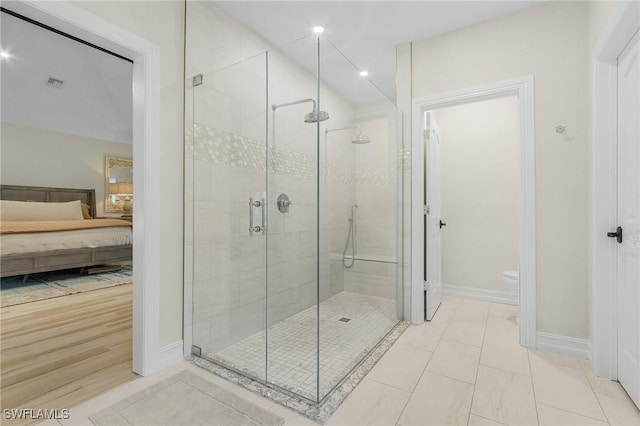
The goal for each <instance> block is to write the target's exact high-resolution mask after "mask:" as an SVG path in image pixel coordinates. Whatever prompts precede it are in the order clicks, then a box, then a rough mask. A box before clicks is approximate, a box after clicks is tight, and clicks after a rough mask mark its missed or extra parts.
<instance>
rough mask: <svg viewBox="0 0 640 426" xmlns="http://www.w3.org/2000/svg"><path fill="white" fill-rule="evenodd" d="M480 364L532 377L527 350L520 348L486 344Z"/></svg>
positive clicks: (483, 347)
mask: <svg viewBox="0 0 640 426" xmlns="http://www.w3.org/2000/svg"><path fill="white" fill-rule="evenodd" d="M480 364H481V365H486V366H487V367H494V368H498V369H501V370H506V371H511V372H512V373H517V374H523V375H525V376H530V375H531V372H530V370H529V358H528V354H527V350H526V349H525V348H523V347H520V346H513V345H504V346H500V345H487V344H485V345H484V346H482V355H481V356H480Z"/></svg>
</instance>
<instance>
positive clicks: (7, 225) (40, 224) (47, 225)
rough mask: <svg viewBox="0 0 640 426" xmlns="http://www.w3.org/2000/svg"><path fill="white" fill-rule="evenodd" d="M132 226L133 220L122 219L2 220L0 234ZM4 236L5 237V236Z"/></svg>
mask: <svg viewBox="0 0 640 426" xmlns="http://www.w3.org/2000/svg"><path fill="white" fill-rule="evenodd" d="M122 226H124V227H127V228H130V227H131V222H128V221H126V220H120V219H92V220H84V219H81V220H11V221H8V220H2V221H0V234H2V235H5V234H19V233H34V232H53V231H74V230H78V229H93V228H110V227H122ZM3 238H4V237H3Z"/></svg>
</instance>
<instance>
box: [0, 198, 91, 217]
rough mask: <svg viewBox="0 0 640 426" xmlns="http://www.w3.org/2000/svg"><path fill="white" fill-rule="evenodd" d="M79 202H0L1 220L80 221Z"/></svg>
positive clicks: (80, 210)
mask: <svg viewBox="0 0 640 426" xmlns="http://www.w3.org/2000/svg"><path fill="white" fill-rule="evenodd" d="M80 205H81V203H80V200H76V201H69V202H65V203H41V202H37V201H12V200H0V219H2V220H19V221H31V220H36V221H39V220H82V219H84V217H83V215H82V208H81V206H80Z"/></svg>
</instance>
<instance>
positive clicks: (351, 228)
mask: <svg viewBox="0 0 640 426" xmlns="http://www.w3.org/2000/svg"><path fill="white" fill-rule="evenodd" d="M357 208H358V205H357V204H354V205H353V206H351V216H350V217H349V232H348V233H347V242H346V243H345V245H344V250H343V251H342V265H343V266H344V267H345V268H347V269H349V268H351V267H352V266H353V264H354V263H356V238H355V230H354V226H353V218H354V214H353V213H354V209H357ZM349 240H351V263H350V264H348V265H347V248H348V247H349Z"/></svg>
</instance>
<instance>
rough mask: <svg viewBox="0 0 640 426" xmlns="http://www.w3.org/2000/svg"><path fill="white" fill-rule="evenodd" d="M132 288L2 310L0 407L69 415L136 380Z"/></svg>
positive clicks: (100, 291)
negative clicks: (73, 409)
mask: <svg viewBox="0 0 640 426" xmlns="http://www.w3.org/2000/svg"><path fill="white" fill-rule="evenodd" d="M131 291H132V285H130V284H129V285H121V286H117V287H111V288H107V289H102V290H95V291H89V292H86V293H79V294H73V295H70V296H64V297H58V298H55V299H48V300H42V301H38V302H32V303H25V304H23V305H15V306H10V307H6V308H1V309H0V355H1V356H0V371H1V374H0V380H1V381H0V392H1V396H0V407H1V408H2V409H3V410H4V409H6V408H31V409H40V408H42V409H45V408H46V409H58V410H61V409H65V408H70V407H73V406H74V405H77V404H79V403H80V402H82V401H85V400H87V399H90V398H92V397H93V396H96V395H98V394H100V393H102V392H105V391H106V390H109V389H112V388H114V387H116V386H118V385H120V384H122V383H124V382H127V381H129V380H132V379H134V378H136V377H138V376H137V375H136V374H135V373H133V372H132V371H131V358H132V354H131V351H132V293H131Z"/></svg>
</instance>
